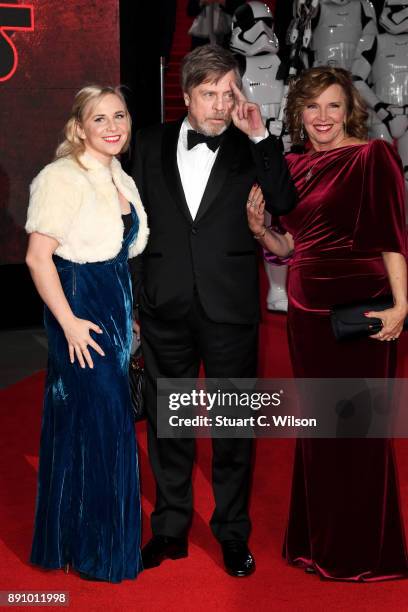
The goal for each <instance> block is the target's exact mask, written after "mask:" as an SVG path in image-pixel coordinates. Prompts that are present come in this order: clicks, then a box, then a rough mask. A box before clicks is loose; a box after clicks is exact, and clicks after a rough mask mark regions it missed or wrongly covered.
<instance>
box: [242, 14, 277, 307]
mask: <svg viewBox="0 0 408 612" xmlns="http://www.w3.org/2000/svg"><path fill="white" fill-rule="evenodd" d="M273 23H274V19H273V15H272V12H271V10H270V8H269V7H268V6H267V5H266V4H264V3H263V2H247V3H246V4H244V5H242V6H240V7H239V8H238V9H237V10H236V11H235V13H234V15H233V18H232V35H231V42H230V49H231V51H233V52H235V53H237V54H238V55H237V59H238V61H239V63H240V66H241V73H242V86H243V91H244V94H245V96H246V97H247V98H248V100H250V101H251V102H256V104H258V105H259V107H260V109H261V113H262V117H263V118H264V119H265V122H266V125H267V126H268V129H269V131H270V133H271V134H273V135H274V136H277V137H278V138H280V137H281V136H282V121H281V120H280V119H279V111H280V107H281V102H282V97H283V91H284V83H283V80H281V79H280V78H279V68H280V64H281V62H280V59H279V57H278V55H277V54H278V51H279V43H278V38H277V36H276V34H275V33H274V30H273ZM265 269H266V272H267V275H268V278H269V285H270V288H269V292H268V297H267V307H268V309H269V310H279V311H286V310H287V309H288V298H287V294H286V274H287V268H286V266H279V265H274V264H269V263H267V262H265Z"/></svg>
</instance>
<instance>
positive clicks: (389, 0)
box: [379, 0, 408, 34]
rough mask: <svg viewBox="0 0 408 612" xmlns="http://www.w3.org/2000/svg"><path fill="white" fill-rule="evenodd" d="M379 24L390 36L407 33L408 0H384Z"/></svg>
mask: <svg viewBox="0 0 408 612" xmlns="http://www.w3.org/2000/svg"><path fill="white" fill-rule="evenodd" d="M379 23H380V25H381V26H382V27H383V28H384V30H386V31H387V32H389V33H390V34H405V33H406V32H408V0H406V1H405V2H404V1H403V0H385V3H384V8H383V10H382V13H381V15H380V19H379Z"/></svg>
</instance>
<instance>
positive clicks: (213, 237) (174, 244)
mask: <svg viewBox="0 0 408 612" xmlns="http://www.w3.org/2000/svg"><path fill="white" fill-rule="evenodd" d="M240 86H241V79H240V75H239V71H238V66H237V63H236V60H235V58H234V57H233V55H232V54H231V53H230V52H229V51H227V50H225V49H223V48H221V47H218V46H211V45H205V46H202V47H198V48H196V49H195V50H194V51H192V52H191V53H189V54H188V55H187V56H186V57H185V58H184V61H183V65H182V89H183V95H184V100H185V104H186V106H187V117H186V118H184V119H183V120H180V121H178V122H175V123H167V124H164V125H160V126H155V127H150V128H145V129H143V130H141V131H140V132H139V133H138V134H137V136H136V148H135V163H134V172H133V175H134V178H135V181H136V184H137V187H138V188H139V191H140V195H141V198H142V201H143V204H144V206H145V209H146V211H147V214H148V218H149V226H150V238H149V243H148V246H147V248H146V250H145V252H144V254H143V256H142V257H140V258H139V264H140V266H139V267H140V269H139V270H138V271H136V272H135V277H136V278H135V282H136V285H137V284H138V283H139V284H140V291H139V290H138V298H137V301H138V302H139V312H140V324H141V338H142V349H143V355H144V360H145V369H146V387H147V388H146V405H147V411H148V444H149V457H150V462H151V466H152V469H153V472H154V476H155V479H156V484H157V493H156V504H155V509H154V511H153V513H152V516H151V525H152V532H153V537H152V539H151V540H150V542H149V543H148V544H147V545H146V546H145V547H144V549H143V551H142V556H143V564H144V568H145V569H148V568H151V567H156V566H158V565H159V564H160V563H161V562H162V561H163V560H164V559H166V558H171V559H179V558H181V557H185V556H187V554H188V546H187V534H188V529H189V525H190V521H191V516H192V510H193V508H192V484H191V474H192V468H193V462H194V452H195V441H194V440H193V439H164V438H158V437H157V429H156V425H157V408H156V379H157V378H161V377H167V378H195V377H197V376H198V373H199V367H200V363H201V362H202V363H203V365H204V370H205V374H206V376H207V377H209V378H230V377H232V378H240V377H243V378H251V377H255V376H256V374H257V337H258V319H259V299H258V263H257V247H256V240H254V236H253V235H252V234H251V232H250V231H249V229H248V224H247V216H246V204H247V198H248V194H249V192H250V189H251V187H252V185H253V184H254V183H255V182H258V183H259V184H260V185H261V187H262V191H263V194H264V197H265V201H266V205H267V208H268V210H269V211H270V212H271V213H273V214H275V215H276V214H278V215H279V214H284V213H287V212H289V211H290V210H291V209H292V208H293V207H294V206H295V202H296V195H295V189H294V187H293V185H292V182H291V179H290V177H289V174H288V170H287V167H286V162H285V161H284V159H283V157H282V155H281V153H280V151H279V147H278V146H277V144H276V142H275V140H274V138H273V137H272V136H269V135H268V132H267V130H266V128H265V125H264V124H263V122H262V118H261V114H260V112H259V108H258V106H257V105H256V104H251V103H248V102H247V101H246V100H245V98H244V96H243V94H242V93H241V92H240V89H239V88H240ZM212 447H213V465H212V480H213V491H214V498H215V510H214V513H213V515H212V518H211V522H210V524H211V529H212V531H213V534H214V535H215V537H216V538H217V539H218V541H219V542H220V544H221V547H222V552H223V558H224V564H225V568H226V571H227V572H228V573H229V574H231V575H233V576H247V575H249V574H251V573H252V572H253V571H254V569H255V561H254V558H253V556H252V554H251V553H250V551H249V549H248V545H247V540H248V537H249V533H250V520H249V516H248V507H247V506H248V496H249V484H250V471H251V440H250V439H213V441H212Z"/></svg>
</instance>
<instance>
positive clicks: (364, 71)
mask: <svg viewBox="0 0 408 612" xmlns="http://www.w3.org/2000/svg"><path fill="white" fill-rule="evenodd" d="M379 29H380V33H379V34H377V36H376V37H375V38H374V40H371V38H370V39H368V40H366V39H365V38H364V37H363V38H362V39H361V41H360V44H359V50H358V55H357V57H356V59H355V61H354V64H353V68H352V72H353V77H354V82H355V85H356V87H357V88H358V89H359V91H360V93H361V94H362V96H363V97H364V99H365V100H366V102H367V104H368V105H369V106H370V107H371V108H372V109H373V110H374V111H375V115H374V117H375V119H374V121H373V123H372V125H371V128H370V136H371V137H373V138H383V139H385V140H387V141H388V142H393V139H396V141H397V146H398V152H399V154H400V156H401V159H402V162H403V165H404V172H405V183H406V185H407V188H408V0H405V1H401V0H398V1H397V0H385V3H384V8H383V10H382V13H381V15H380V19H379ZM369 82H372V85H371V87H370V86H369Z"/></svg>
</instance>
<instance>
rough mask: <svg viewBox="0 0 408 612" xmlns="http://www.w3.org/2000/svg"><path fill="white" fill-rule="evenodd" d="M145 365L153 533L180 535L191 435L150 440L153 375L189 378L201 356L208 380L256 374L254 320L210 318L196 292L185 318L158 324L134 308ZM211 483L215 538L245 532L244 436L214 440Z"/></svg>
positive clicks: (187, 500)
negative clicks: (153, 492) (234, 321)
mask: <svg viewBox="0 0 408 612" xmlns="http://www.w3.org/2000/svg"><path fill="white" fill-rule="evenodd" d="M140 322H141V337H142V349H143V355H144V360H145V369H146V405H147V413H148V426H147V431H148V449H149V458H150V463H151V466H152V470H153V473H154V476H155V479H156V505H155V509H154V512H153V513H152V516H151V524H152V532H153V534H154V535H166V536H173V537H183V536H186V535H187V531H188V528H189V526H190V522H191V517H192V512H193V495H192V483H191V474H192V469H193V463H194V457H195V440H194V439H167V438H157V428H156V421H157V408H156V379H157V378H161V377H169V378H177V377H178V378H195V377H197V376H198V373H199V367H200V362H201V361H203V364H204V369H205V374H206V376H207V377H208V378H229V377H234V378H240V377H243V378H252V377H255V376H256V365H257V352H258V325H257V324H251V325H232V324H225V323H215V322H213V321H211V320H209V319H208V317H207V316H206V315H205V313H204V311H203V309H202V307H201V305H200V303H199V300H198V297H197V296H196V297H195V299H194V303H193V304H192V307H191V310H190V312H189V315H188V316H187V317H184V318H183V319H182V320H176V321H174V320H173V321H163V320H160V319H156V318H153V317H151V316H148V315H146V314H145V313H143V311H142V312H141V313H140ZM212 448H213V459H212V485H213V491H214V498H215V510H214V513H213V515H212V518H211V521H210V525H211V529H212V531H213V533H214V535H215V537H216V538H217V539H218V540H219V541H223V540H231V539H235V540H242V541H246V540H247V539H248V537H249V532H250V528H251V524H250V520H249V516H248V497H249V487H250V474H251V457H252V453H251V450H252V440H251V439H242V438H235V439H226V438H222V439H213V441H212Z"/></svg>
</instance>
